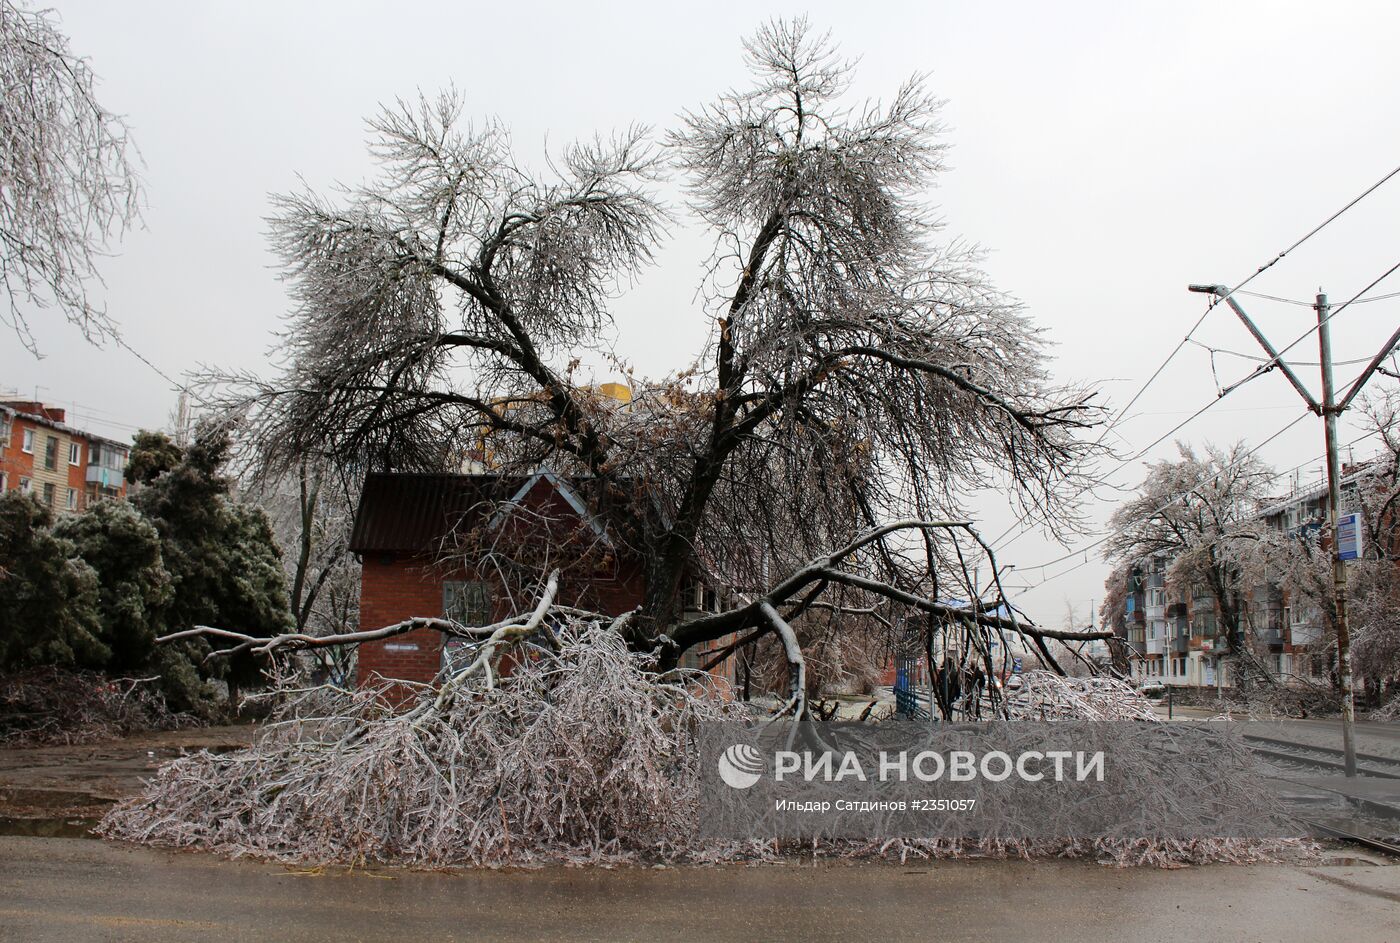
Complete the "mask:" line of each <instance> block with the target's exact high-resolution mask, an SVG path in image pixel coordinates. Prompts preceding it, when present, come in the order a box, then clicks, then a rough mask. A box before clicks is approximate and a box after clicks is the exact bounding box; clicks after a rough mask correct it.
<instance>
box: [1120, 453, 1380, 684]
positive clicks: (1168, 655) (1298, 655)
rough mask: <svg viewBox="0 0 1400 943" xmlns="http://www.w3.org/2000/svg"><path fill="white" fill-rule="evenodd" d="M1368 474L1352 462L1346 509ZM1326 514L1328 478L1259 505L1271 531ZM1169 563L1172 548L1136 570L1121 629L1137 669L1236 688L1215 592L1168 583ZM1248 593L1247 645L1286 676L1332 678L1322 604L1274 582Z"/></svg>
mask: <svg viewBox="0 0 1400 943" xmlns="http://www.w3.org/2000/svg"><path fill="white" fill-rule="evenodd" d="M1366 474H1367V472H1366V469H1365V468H1364V467H1361V468H1356V469H1346V471H1345V473H1344V475H1343V484H1342V508H1341V513H1343V514H1346V513H1349V512H1350V511H1352V510H1354V509H1355V508H1356V506H1357V487H1358V485H1359V483H1360V481H1361V479H1362V478H1363V477H1364V476H1365V475H1366ZM1326 519H1327V488H1326V486H1325V485H1319V486H1317V487H1314V488H1311V489H1300V490H1298V491H1295V492H1294V493H1293V494H1291V495H1288V496H1287V497H1283V498H1279V499H1278V500H1276V501H1273V502H1272V503H1270V504H1269V505H1268V506H1266V507H1265V508H1264V509H1263V510H1262V511H1260V512H1259V520H1260V521H1262V522H1263V524H1264V525H1265V526H1266V527H1268V528H1269V529H1270V530H1273V531H1275V532H1279V533H1282V534H1285V535H1287V536H1291V537H1299V538H1302V537H1306V536H1307V535H1309V534H1310V533H1315V532H1316V531H1318V530H1320V529H1321V528H1322V527H1323V524H1324V523H1325V521H1326ZM1170 565H1171V560H1170V558H1169V557H1168V556H1167V555H1166V554H1157V555H1155V556H1153V557H1150V558H1149V559H1147V560H1142V561H1138V562H1137V563H1136V565H1135V566H1134V567H1133V568H1132V570H1131V571H1130V573H1129V576H1128V586H1127V593H1126V598H1125V604H1124V614H1123V619H1122V623H1121V624H1120V625H1118V626H1115V627H1114V629H1115V631H1116V632H1117V633H1118V634H1119V635H1120V636H1121V637H1122V638H1123V639H1124V640H1125V641H1126V642H1127V643H1128V644H1127V647H1128V649H1129V652H1130V653H1131V654H1130V664H1131V669H1132V675H1133V676H1134V677H1135V678H1139V679H1150V680H1153V681H1158V682H1160V683H1162V684H1163V685H1166V686H1168V687H1216V688H1226V687H1230V686H1231V684H1232V679H1231V678H1230V671H1229V665H1228V663H1227V662H1226V661H1225V656H1226V655H1227V654H1228V653H1229V644H1228V641H1227V639H1226V638H1225V635H1224V632H1223V630H1222V629H1221V627H1220V619H1219V609H1218V606H1217V604H1216V600H1215V597H1214V595H1213V594H1212V593H1211V592H1210V591H1209V589H1207V588H1206V587H1204V586H1194V587H1187V588H1183V587H1176V588H1168V586H1167V580H1166V573H1167V569H1168V567H1169V566H1170ZM1245 596H1246V601H1245V607H1244V611H1243V612H1242V613H1241V623H1242V624H1241V628H1240V630H1241V634H1242V636H1243V644H1244V645H1246V646H1247V647H1248V648H1249V650H1250V651H1251V652H1252V653H1253V654H1254V656H1255V657H1256V658H1257V659H1258V660H1259V661H1260V662H1261V663H1262V664H1263V666H1264V667H1265V668H1266V669H1267V670H1268V671H1269V672H1270V673H1271V674H1273V675H1274V676H1275V677H1278V678H1280V679H1281V680H1283V681H1284V682H1285V683H1290V682H1307V683H1318V682H1325V680H1326V676H1327V672H1328V666H1329V664H1330V661H1329V658H1330V653H1327V652H1323V651H1321V650H1320V643H1322V642H1323V641H1324V639H1325V638H1326V632H1325V627H1324V625H1323V622H1322V614H1321V613H1320V612H1319V611H1318V610H1317V608H1316V607H1315V606H1313V605H1311V604H1309V603H1308V602H1307V601H1305V600H1297V599H1293V598H1291V596H1290V594H1289V593H1288V591H1287V590H1285V589H1284V588H1283V587H1281V586H1279V585H1278V584H1277V583H1275V582H1273V581H1265V582H1261V583H1260V584H1258V585H1255V586H1250V587H1247V589H1246V593H1245Z"/></svg>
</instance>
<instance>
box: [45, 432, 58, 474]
mask: <svg viewBox="0 0 1400 943" xmlns="http://www.w3.org/2000/svg"><path fill="white" fill-rule="evenodd" d="M46 438H47V441H45V442H44V467H45V468H46V469H48V470H49V471H54V470H56V469H57V468H58V438H57V437H56V436H47V437H46Z"/></svg>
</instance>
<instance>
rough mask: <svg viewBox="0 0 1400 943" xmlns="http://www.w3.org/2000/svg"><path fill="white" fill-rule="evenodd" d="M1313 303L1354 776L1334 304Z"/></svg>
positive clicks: (1346, 734) (1340, 660) (1346, 743)
mask: <svg viewBox="0 0 1400 943" xmlns="http://www.w3.org/2000/svg"><path fill="white" fill-rule="evenodd" d="M1313 307H1314V308H1315V309H1316V310H1317V351H1318V354H1319V355H1320V356H1319V357H1318V360H1319V361H1320V362H1321V364H1322V428H1323V435H1324V437H1325V438H1326V440H1327V516H1328V519H1329V520H1330V522H1331V524H1332V605H1333V606H1334V607H1335V611H1336V613H1337V674H1339V675H1340V676H1341V681H1342V751H1343V753H1344V754H1345V757H1344V762H1345V764H1346V774H1347V777H1348V778H1354V777H1355V776H1356V731H1355V729H1354V728H1355V725H1356V697H1355V695H1354V693H1353V691H1352V677H1351V631H1350V629H1349V627H1348V626H1347V565H1346V564H1345V563H1343V562H1342V558H1341V555H1340V552H1341V547H1340V546H1338V544H1337V534H1338V530H1337V520H1338V518H1340V517H1341V516H1342V472H1341V469H1340V468H1339V467H1338V466H1339V464H1340V463H1339V462H1338V460H1337V414H1338V413H1339V412H1340V411H1341V410H1339V409H1338V408H1337V394H1336V390H1335V389H1334V388H1333V385H1332V326H1331V325H1330V324H1329V323H1328V318H1329V317H1330V315H1331V311H1332V306H1331V305H1329V304H1328V303H1327V296H1326V295H1324V294H1321V293H1319V294H1318V296H1317V304H1315V305H1314V306H1313ZM1279 362H1280V363H1282V361H1279ZM1364 379H1365V378H1364V377H1363V378H1362V381H1358V382H1363V381H1364ZM1358 388H1359V387H1358ZM1348 401H1350V397H1348Z"/></svg>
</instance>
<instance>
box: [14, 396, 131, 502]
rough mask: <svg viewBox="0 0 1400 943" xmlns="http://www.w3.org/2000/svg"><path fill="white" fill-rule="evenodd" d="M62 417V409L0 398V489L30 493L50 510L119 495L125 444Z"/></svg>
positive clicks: (123, 489) (127, 449) (122, 487)
mask: <svg viewBox="0 0 1400 943" xmlns="http://www.w3.org/2000/svg"><path fill="white" fill-rule="evenodd" d="M64 418H65V412H64V410H62V409H58V408H56V407H53V406H45V405H44V404H43V403H38V402H34V401H32V400H4V401H0V491H22V492H24V493H26V494H32V495H34V497H36V498H38V499H39V500H40V501H42V502H43V503H44V504H46V505H47V506H48V507H49V508H50V509H52V510H53V511H54V513H61V512H63V511H81V510H83V509H84V508H86V507H87V506H88V505H90V504H92V503H94V502H96V501H100V500H102V499H104V498H122V497H125V496H126V479H125V477H124V473H125V471H126V461H127V457H128V456H129V455H130V453H131V447H130V446H129V445H127V444H125V443H122V442H117V441H116V440H114V439H108V438H105V437H104V436H99V435H94V434H92V433H90V432H83V431H82V430H81V429H74V428H73V427H72V426H69V425H68V424H67V423H66V422H65V421H64Z"/></svg>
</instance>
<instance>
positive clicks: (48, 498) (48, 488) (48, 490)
mask: <svg viewBox="0 0 1400 943" xmlns="http://www.w3.org/2000/svg"><path fill="white" fill-rule="evenodd" d="M57 493H58V489H57V488H55V487H54V485H53V482H48V483H47V484H45V485H44V503H45V504H47V505H48V506H49V507H53V499H54V495H55V494H57Z"/></svg>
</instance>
